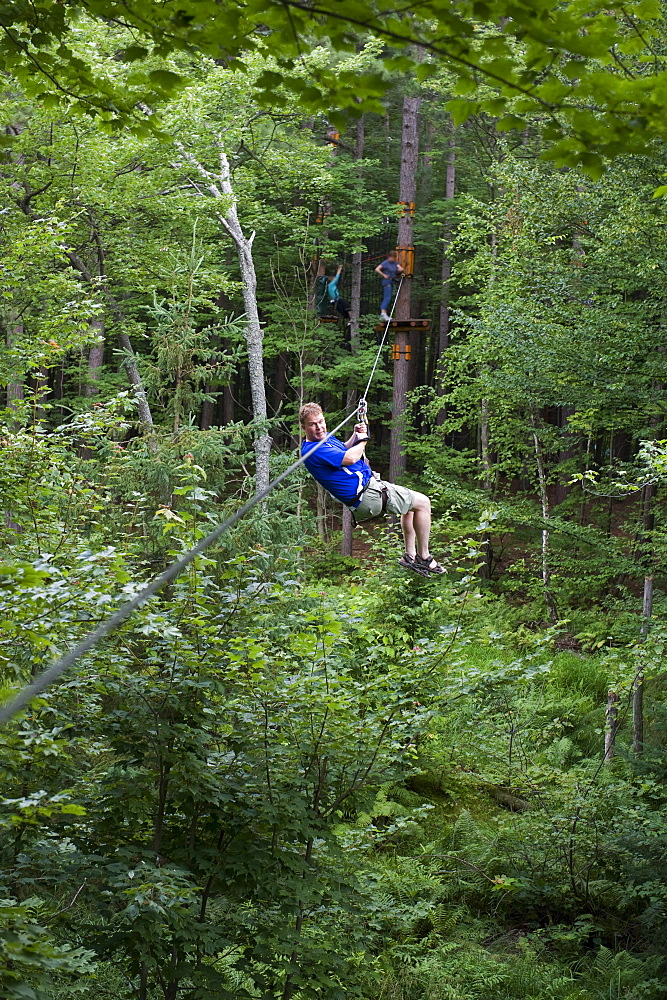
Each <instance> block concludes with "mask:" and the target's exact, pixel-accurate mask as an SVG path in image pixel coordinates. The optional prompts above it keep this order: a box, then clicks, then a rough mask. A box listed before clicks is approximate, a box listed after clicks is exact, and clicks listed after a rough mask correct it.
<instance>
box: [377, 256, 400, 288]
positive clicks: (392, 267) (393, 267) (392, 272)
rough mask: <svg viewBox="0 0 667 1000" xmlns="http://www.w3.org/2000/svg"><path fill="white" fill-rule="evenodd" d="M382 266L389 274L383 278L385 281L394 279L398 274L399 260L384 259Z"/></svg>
mask: <svg viewBox="0 0 667 1000" xmlns="http://www.w3.org/2000/svg"><path fill="white" fill-rule="evenodd" d="M376 259H377V258H376ZM380 267H381V268H382V270H383V271H384V273H385V274H386V275H387V277H386V278H383V279H382V281H383V283H384V282H385V281H394V280H395V278H396V276H397V275H398V261H397V260H389V259H387V260H383V261H382V263H381V264H380Z"/></svg>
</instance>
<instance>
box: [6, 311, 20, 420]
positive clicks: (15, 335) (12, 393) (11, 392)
mask: <svg viewBox="0 0 667 1000" xmlns="http://www.w3.org/2000/svg"><path fill="white" fill-rule="evenodd" d="M22 336H23V323H22V322H21V321H20V320H19V319H17V317H16V314H15V313H14V314H13V315H11V314H10V316H9V318H8V320H7V347H10V348H11V347H13V346H14V345H15V344H16V342H17V341H18V340H20V339H21V337H22ZM23 397H24V385H23V382H8V383H7V409H9V410H14V409H15V408H16V403H18V402H19V401H20V400H22V399H23Z"/></svg>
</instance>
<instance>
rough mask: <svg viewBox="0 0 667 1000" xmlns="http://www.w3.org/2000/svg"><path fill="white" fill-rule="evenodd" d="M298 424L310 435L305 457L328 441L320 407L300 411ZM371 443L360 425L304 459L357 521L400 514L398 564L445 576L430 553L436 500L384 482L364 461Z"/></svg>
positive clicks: (307, 406)
mask: <svg viewBox="0 0 667 1000" xmlns="http://www.w3.org/2000/svg"><path fill="white" fill-rule="evenodd" d="M299 420H300V421H301V426H302V428H303V433H304V434H305V437H306V440H305V441H304V442H303V444H302V446H301V454H302V455H303V456H306V455H308V452H309V451H312V449H313V447H314V445H315V444H317V442H318V441H322V440H323V439H324V438H326V436H327V424H326V420H325V419H324V413H323V412H322V407H321V406H320V405H319V403H304V405H303V406H302V407H301V409H300V410H299ZM368 440H369V438H368V427H367V425H366V424H365V423H359V424H355V425H354V434H353V435H352V437H351V438H349V440H347V441H345V442H343V441H340V440H339V439H338V438H335V437H331V438H329V440H328V441H327V442H326V444H323V445H322V446H321V447H320V448H318V449H317V451H316V452H315V453H314V455H312V457H311V458H305V461H304V463H303V464H304V465H305V466H306V468H307V469H308V472H310V474H311V476H312V477H313V478H314V479H316V480H317V482H318V483H320V485H321V486H323V487H324V489H325V490H327V492H329V493H330V494H331V495H332V496H333V497H335V499H336V500H340V502H341V503H344V504H345V506H346V507H348V508H349V509H350V510H351V511H352V512H353V514H354V519H355V523H357V524H362V523H363V522H364V521H370V520H371V519H372V518H375V517H380V516H381V515H382V514H384V512H385V511H389V512H390V513H392V514H400V516H401V529H402V531H403V541H404V543H405V552H404V553H403V555H402V556H401V558H400V559H399V560H398V561H399V563H400V565H401V566H403V567H404V568H405V569H411V570H414V572H415V573H419V575H420V576H429V575H430V574H431V573H432V574H434V575H436V576H438V575H440V574H442V573H444V572H445V570H444V569H443V567H442V566H441V565H440V563H438V562H437V561H436V560H435V559H434V558H433V556H432V555H431V554H430V552H429V549H428V543H429V535H430V533H431V501H430V500H429V498H428V497H427V496H425V495H424V494H423V493H417V492H416V490H409V489H407V488H406V487H405V486H395V485H394V483H387V482H385V481H384V480H382V479H380V476H379V474H378V473H377V472H373V471H372V470H371V467H370V465H369V464H368V462H367V461H366V460H365V457H364V451H365V449H366V442H367V441H368Z"/></svg>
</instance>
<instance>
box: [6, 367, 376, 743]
mask: <svg viewBox="0 0 667 1000" xmlns="http://www.w3.org/2000/svg"><path fill="white" fill-rule="evenodd" d="M374 370H375V369H374ZM369 385H370V382H369ZM366 391H368V388H367V389H366ZM356 414H357V410H356V409H355V410H353V411H352V413H349V414H348V415H347V416H346V417H345V419H344V420H341V422H340V423H339V424H338V426H337V427H334V429H333V430H332V431H330V432H329V433H328V434H327V435H326V437H324V438H322V440H321V441H318V443H317V444H316V445H315V447H314V448H311V449H310V450H309V452H308V456H306V455H302V456H301V457H300V458H299V459H297V461H296V462H293V463H292V464H291V465H290V466H289V468H287V469H285V471H284V472H281V473H280V475H279V476H276V478H275V479H274V480H272V481H271V482H270V483H269V485H268V486H267V487H265V489H263V490H260V492H259V493H255V495H254V496H253V497H251V498H250V500H248V501H247V502H246V503H244V504H243V506H242V507H239V509H238V510H237V511H236V513H235V514H232V515H231V517H228V518H227V519H226V520H225V521H222V522H221V523H220V524H219V525H218V526H217V527H216V528H214V529H213V531H211V532H210V534H208V535H207V536H206V537H205V538H201V539H200V540H199V541H198V542H197V544H196V545H195V546H193V547H192V548H191V549H190V550H189V551H188V552H186V553H185V555H184V556H181V558H180V559H178V560H177V561H176V562H174V563H172V564H171V566H168V567H167V569H166V570H164V572H163V573H160V575H159V576H156V577H155V579H154V580H153V581H152V582H151V583H149V584H148V585H147V586H146V587H144V589H143V590H141V591H140V592H139V593H138V594H137V595H136V596H135V597H133V598H132V600H130V601H127V602H126V603H125V604H123V606H122V607H120V608H119V609H118V611H116V612H115V613H114V614H113V615H111V616H110V617H109V618H107V619H106V621H103V622H102V624H101V625H98V627H97V628H96V629H95V631H94V632H89V633H88V635H87V636H86V637H85V639H82V640H81V642H79V643H77V645H76V646H75V647H74V649H71V650H70V651H69V653H66V654H65V655H64V656H61V657H60V658H59V659H57V660H56V661H55V663H52V664H51V666H50V667H47V669H46V670H45V671H44V672H43V673H41V674H39V676H38V677H36V678H35V679H34V680H33V681H32V682H31V683H30V684H28V685H27V686H26V687H25V688H23V690H22V691H20V692H19V694H18V695H17V696H16V697H15V698H13V699H12V700H11V701H9V702H7V703H6V704H5V705H0V726H2V725H3V724H4V723H5V722H9V720H10V719H13V718H14V716H15V715H17V713H18V712H20V711H21V710H22V709H23V708H25V707H26V705H28V704H29V703H30V701H31V700H32V699H33V698H35V697H36V696H37V695H38V694H41V692H42V691H44V690H45V689H46V688H47V687H49V686H50V685H51V684H53V682H54V681H56V680H57V679H58V678H59V677H60V675H61V674H63V673H64V672H65V670H67V668H68V667H71V666H72V664H73V663H75V662H76V661H77V660H78V659H80V657H82V656H83V655H84V653H87V652H88V650H89V649H92V647H93V646H95V645H96V643H98V642H99V641H100V639H103V638H104V636H105V635H108V634H109V632H112V631H113V630H114V629H115V628H117V627H118V626H119V625H120V624H121V623H122V622H124V621H125V619H126V618H129V616H130V615H131V614H132V612H133V611H136V610H137V609H138V608H140V607H141V606H142V604H143V603H144V602H145V601H146V600H148V598H149V597H152V596H153V595H154V594H156V593H157V592H158V591H159V590H161V589H162V588H163V587H164V586H165V584H167V583H169V582H170V581H171V580H174V579H175V578H176V577H177V576H178V575H179V574H180V573H182V571H183V570H184V569H185V568H186V567H187V566H189V565H190V563H191V562H192V561H193V560H194V559H196V558H197V556H199V555H201V554H202V552H205V551H206V549H207V548H209V546H210V545H212V544H213V543H214V542H217V540H218V539H219V538H220V537H221V536H222V535H224V533H225V532H226V531H228V530H229V528H231V527H232V526H233V525H234V524H236V522H237V521H240V520H241V518H242V517H245V515H246V514H247V513H248V511H249V510H252V508H253V507H254V506H255V505H256V504H258V503H260V502H261V501H262V500H264V499H265V498H266V497H268V495H269V493H271V492H272V490H274V489H275V488H276V486H278V484H279V483H282V482H283V480H285V479H287V477H288V476H290V475H291V474H292V473H293V472H294V471H295V469H298V468H299V466H300V465H303V463H304V462H305V460H306V458H307V457H310V455H312V454H313V453H314V452H316V451H317V449H318V448H321V447H322V445H323V444H325V443H326V442H327V441H328V440H329V438H330V437H333V435H334V434H336V433H337V432H338V431H339V430H340V429H341V427H344V426H345V424H346V423H348V421H350V420H351V419H352V417H354V416H355V415H356Z"/></svg>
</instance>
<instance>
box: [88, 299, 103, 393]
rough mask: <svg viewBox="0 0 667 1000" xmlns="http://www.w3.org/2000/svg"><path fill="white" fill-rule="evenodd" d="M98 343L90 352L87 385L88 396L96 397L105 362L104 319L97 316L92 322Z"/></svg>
mask: <svg viewBox="0 0 667 1000" xmlns="http://www.w3.org/2000/svg"><path fill="white" fill-rule="evenodd" d="M90 325H91V327H92V328H93V330H94V332H95V335H96V341H95V343H94V344H93V346H92V347H91V348H90V351H89V352H88V382H87V383H86V396H96V395H97V393H98V392H99V391H100V390H99V386H98V382H99V378H100V369H101V367H102V364H103V362H104V319H103V318H102V317H101V316H96V317H95V318H94V319H92V320H91V321H90Z"/></svg>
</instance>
